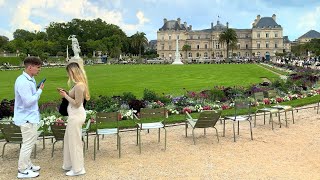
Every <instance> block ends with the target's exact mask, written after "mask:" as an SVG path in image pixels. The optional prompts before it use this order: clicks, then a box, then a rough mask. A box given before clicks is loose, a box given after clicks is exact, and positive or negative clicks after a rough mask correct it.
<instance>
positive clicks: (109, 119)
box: [93, 112, 121, 160]
mask: <svg viewBox="0 0 320 180" xmlns="http://www.w3.org/2000/svg"><path fill="white" fill-rule="evenodd" d="M120 116H121V115H120V113H119V112H99V113H97V114H96V123H95V131H96V137H95V138H94V157H93V158H94V160H95V159H96V149H98V150H99V136H100V135H103V136H104V135H117V149H118V151H119V158H120V157H121V137H120V133H119V129H120V128H119V120H120ZM96 141H98V143H96ZM97 146H98V147H97Z"/></svg>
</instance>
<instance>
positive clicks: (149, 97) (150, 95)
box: [143, 89, 158, 102]
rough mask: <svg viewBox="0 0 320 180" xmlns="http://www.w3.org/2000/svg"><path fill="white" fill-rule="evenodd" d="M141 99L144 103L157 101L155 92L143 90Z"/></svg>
mask: <svg viewBox="0 0 320 180" xmlns="http://www.w3.org/2000/svg"><path fill="white" fill-rule="evenodd" d="M143 99H144V100H146V101H150V102H153V101H157V100H158V97H157V94H156V92H154V91H152V90H149V89H144V90H143Z"/></svg>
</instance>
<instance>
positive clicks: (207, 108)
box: [203, 106, 211, 110]
mask: <svg viewBox="0 0 320 180" xmlns="http://www.w3.org/2000/svg"><path fill="white" fill-rule="evenodd" d="M203 110H211V107H210V106H203Z"/></svg>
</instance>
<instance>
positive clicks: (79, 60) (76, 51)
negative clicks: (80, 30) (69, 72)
mask: <svg viewBox="0 0 320 180" xmlns="http://www.w3.org/2000/svg"><path fill="white" fill-rule="evenodd" d="M68 40H71V46H72V50H73V54H74V56H73V57H71V58H70V59H69V58H68V57H67V61H68V63H71V62H76V63H78V64H79V66H80V68H81V69H83V59H82V58H81V57H80V56H79V53H80V52H81V50H80V45H79V42H78V39H77V38H76V35H70V36H69V37H68ZM67 56H69V52H68V48H67Z"/></svg>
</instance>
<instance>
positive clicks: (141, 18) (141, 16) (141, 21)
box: [136, 11, 150, 25]
mask: <svg viewBox="0 0 320 180" xmlns="http://www.w3.org/2000/svg"><path fill="white" fill-rule="evenodd" d="M136 16H137V18H138V20H139V25H143V24H144V23H146V22H149V21H150V20H149V19H148V18H146V17H144V14H143V12H142V11H138V12H137V14H136Z"/></svg>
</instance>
